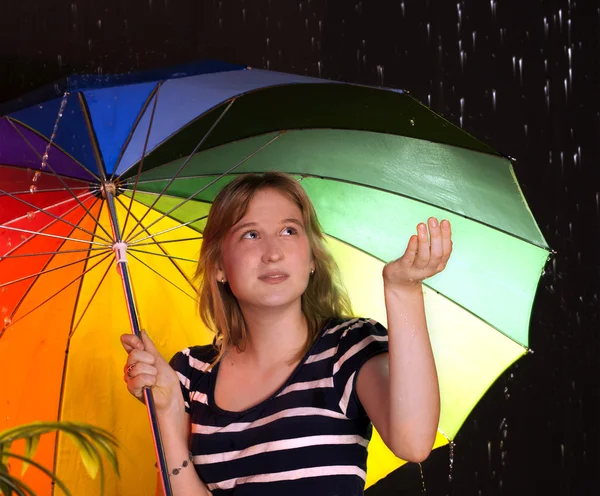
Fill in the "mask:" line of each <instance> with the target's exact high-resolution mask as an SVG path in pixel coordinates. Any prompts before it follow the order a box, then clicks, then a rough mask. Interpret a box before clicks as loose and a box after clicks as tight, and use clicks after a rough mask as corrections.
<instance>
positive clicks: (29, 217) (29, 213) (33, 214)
mask: <svg viewBox="0 0 600 496" xmlns="http://www.w3.org/2000/svg"><path fill="white" fill-rule="evenodd" d="M27 218H28V219H29V220H32V219H33V218H35V211H33V210H31V211H30V212H27Z"/></svg>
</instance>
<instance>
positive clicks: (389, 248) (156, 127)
mask: <svg viewBox="0 0 600 496" xmlns="http://www.w3.org/2000/svg"><path fill="white" fill-rule="evenodd" d="M0 112H1V113H0V115H2V117H0V311H1V312H2V313H1V315H0V318H1V319H3V321H0V327H1V328H2V330H1V331H0V376H1V377H3V378H10V379H9V380H4V381H3V382H4V384H3V389H2V398H0V429H2V428H4V427H9V426H14V425H17V424H20V423H23V422H27V421H30V420H38V419H44V420H51V419H54V420H56V419H65V420H78V421H86V422H89V423H92V424H95V425H99V426H101V427H104V428H106V429H108V430H109V431H111V432H113V433H114V434H115V435H116V436H117V437H118V438H119V440H120V442H121V443H122V445H123V449H122V451H121V456H120V462H121V464H122V465H123V470H122V474H123V475H122V476H121V479H120V480H117V479H110V477H111V476H109V480H108V481H107V483H108V486H107V487H108V492H109V493H111V494H150V493H151V492H152V491H153V490H154V485H155V476H154V475H153V473H154V470H155V469H154V467H153V463H154V454H153V449H152V439H151V436H150V431H149V429H148V424H147V421H146V420H145V418H146V413H145V411H144V409H143V408H142V407H141V406H139V405H136V403H135V400H134V399H133V398H131V397H130V396H129V394H128V393H127V391H126V389H125V387H124V385H123V384H122V382H121V381H122V375H123V363H124V353H123V351H122V349H121V345H120V342H119V335H120V334H122V333H124V332H128V331H129V330H130V321H129V316H128V310H127V306H126V304H125V298H124V294H123V285H122V280H121V277H120V275H119V274H118V272H117V271H116V270H115V267H116V265H117V264H116V262H117V259H120V258H121V257H122V256H126V257H127V260H128V262H129V270H130V275H131V280H132V285H133V291H134V292H135V301H136V304H137V308H138V311H139V316H140V319H141V324H142V326H143V327H144V328H146V329H147V330H148V332H149V334H150V336H151V337H152V338H153V339H154V340H155V342H156V344H157V346H158V348H159V349H160V350H161V351H162V353H163V354H164V356H165V357H170V356H171V355H172V354H173V353H175V352H176V351H178V350H180V349H182V348H184V347H186V346H188V345H191V344H204V343H208V342H210V341H211V340H212V333H211V332H210V331H209V330H207V329H206V328H205V327H204V326H203V324H202V322H201V321H200V319H199V317H198V314H197V301H196V293H195V289H194V284H193V281H192V277H193V273H194V271H195V267H196V260H197V257H198V254H199V250H200V246H201V242H202V230H203V227H204V223H205V220H206V215H207V214H208V212H209V210H210V205H211V201H212V200H213V198H214V197H215V195H216V193H217V192H218V191H219V189H220V188H222V187H223V185H225V184H227V183H228V182H229V181H231V180H232V179H233V178H234V177H236V176H237V175H238V174H241V173H245V172H263V171H268V170H281V171H285V172H289V173H291V174H293V175H294V176H296V177H297V178H298V180H299V181H301V184H302V186H303V187H304V188H305V190H306V191H307V193H308V194H309V196H310V198H311V199H312V201H313V203H314V205H315V208H316V210H317V213H318V216H319V218H320V221H321V223H322V225H323V227H324V230H325V232H326V234H327V239H328V243H329V248H330V250H331V251H332V253H333V255H334V257H335V258H336V260H337V262H338V264H339V266H340V268H341V271H342V275H343V280H344V283H345V285H346V287H347V289H348V291H349V293H350V296H351V299H352V303H353V306H354V310H355V312H356V313H357V314H359V315H362V316H368V317H372V318H375V319H378V320H380V321H381V322H383V323H385V322H386V315H385V306H384V300H383V284H382V279H381V270H382V268H383V265H384V263H386V262H388V261H390V260H393V259H395V258H397V257H399V256H400V255H401V254H402V252H403V250H404V248H405V246H406V242H407V240H408V238H409V236H410V235H411V234H413V233H414V229H415V226H416V224H417V223H419V222H421V221H424V220H425V219H427V218H428V217H430V216H437V217H438V218H446V219H448V220H450V222H451V223H452V226H453V228H452V229H453V240H454V252H453V255H452V259H451V261H450V263H449V265H448V267H447V268H446V270H445V271H444V272H442V273H441V274H438V275H436V276H435V277H433V278H431V279H428V280H427V281H426V284H425V301H426V311H427V319H428V324H429V331H430V336H431V341H432V346H433V349H434V354H435V360H436V365H437V369H438V374H439V377H440V390H441V400H442V403H441V418H440V424H439V435H438V439H437V440H436V446H440V445H442V444H446V443H447V442H448V441H449V440H452V439H453V438H454V437H455V436H456V434H457V432H458V430H459V429H460V427H461V425H462V424H463V422H464V421H465V419H466V417H467V416H468V415H469V413H470V411H471V410H472V409H473V408H474V406H475V405H476V403H477V402H478V401H479V399H480V398H481V397H482V395H483V394H484V393H485V391H486V390H487V389H488V388H489V387H490V385H491V384H492V383H493V382H494V381H495V380H496V378H497V377H498V376H499V375H500V374H501V373H502V372H503V371H504V370H506V368H507V367H509V366H510V365H511V364H512V363H513V362H514V361H515V360H517V359H518V358H519V357H520V356H522V355H523V354H524V353H526V352H527V346H528V327H529V318H530V312H531V307H532V302H533V299H534V295H535V291H536V288H537V284H538V281H539V278H540V275H541V272H542V269H543V267H544V264H545V262H546V260H547V256H548V247H547V244H546V242H545V240H544V238H543V236H542V234H541V233H540V230H539V228H538V227H537V225H536V223H535V220H534V218H533V216H532V214H531V212H530V211H529V209H528V207H527V204H526V202H525V199H524V197H523V195H522V193H521V191H520V189H519V186H518V182H517V180H516V178H515V176H514V173H513V169H512V166H511V162H510V160H508V159H507V158H505V157H504V156H502V155H500V154H499V153H497V152H495V151H494V150H492V149H491V148H490V147H488V146H487V145H485V144H483V143H481V142H480V141H478V140H476V139H475V138H473V137H472V136H470V135H468V134H467V133H465V132H464V131H462V130H461V129H459V128H457V127H456V126H454V125H452V124H450V123H449V122H447V121H446V120H444V119H443V118H442V117H440V116H438V115H436V114H435V113H433V112H432V111H430V110H429V109H428V108H426V107H425V106H423V105H421V104H420V103H419V102H418V101H416V100H415V99H414V98H412V97H411V96H410V95H408V94H407V93H405V92H402V91H397V90H390V89H385V88H372V87H365V86H358V85H350V84H343V83H337V82H333V81H325V80H320V79H314V78H308V77H302V76H297V75H292V74H283V73H277V72H272V71H264V70H257V69H250V68H246V67H240V66H233V65H228V64H223V63H216V62H203V63H200V64H194V65H190V66H185V67H183V68H176V69H173V70H169V71H164V72H150V73H141V74H134V75H122V76H107V77H97V76H81V77H73V78H69V79H67V80H66V81H63V82H61V83H59V84H57V85H54V86H53V87H52V88H50V89H49V90H48V91H46V92H44V91H41V92H38V93H36V94H33V95H29V96H27V97H24V98H23V99H21V100H19V101H16V102H11V103H10V104H7V105H5V106H4V108H0ZM107 191H111V192H114V194H115V200H114V209H113V212H112V213H111V209H109V208H108V205H107V201H106V199H107V195H106V192H107ZM115 222H116V223H118V225H119V229H120V231H121V232H122V238H123V240H124V241H125V243H126V245H127V249H126V255H124V252H123V250H122V249H114V250H113V248H114V244H115V241H117V240H116V239H115V231H114V227H115ZM120 246H121V245H120ZM77 456H78V455H77V454H76V453H75V451H74V448H72V447H71V446H69V444H68V442H65V443H63V440H62V439H60V438H58V439H54V438H48V439H45V440H42V442H41V443H40V447H39V449H38V454H37V460H38V461H39V462H40V463H43V464H45V465H46V466H53V465H54V466H55V469H56V471H57V473H58V476H59V477H61V478H62V479H63V480H65V481H66V482H67V483H68V484H70V487H71V488H72V490H73V492H74V494H92V493H94V491H95V490H96V489H95V487H96V485H95V483H94V482H93V481H90V480H89V479H88V478H87V476H86V475H84V474H82V471H81V470H79V469H78V468H77V466H76V463H77ZM401 463H402V461H401V460H397V459H396V458H395V457H394V456H393V455H392V454H391V453H390V452H389V451H388V450H387V448H385V446H384V445H383V443H382V442H381V440H380V439H379V437H378V436H377V434H375V435H374V439H373V441H372V444H371V445H370V448H369V461H368V481H367V484H368V485H370V484H372V483H374V482H376V481H377V480H378V479H380V478H381V477H384V476H385V475H387V474H388V473H389V472H390V471H392V470H394V469H396V468H397V467H398V466H400V465H401ZM36 477H37V474H35V472H34V470H32V469H30V470H29V471H28V473H27V475H26V478H28V482H29V483H30V484H31V485H32V486H33V487H34V488H35V489H37V490H38V491H39V492H40V494H47V493H49V492H50V485H49V483H48V482H47V481H46V480H44V478H43V477H41V478H39V479H37V478H36Z"/></svg>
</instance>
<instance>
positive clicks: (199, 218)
mask: <svg viewBox="0 0 600 496" xmlns="http://www.w3.org/2000/svg"><path fill="white" fill-rule="evenodd" d="M164 217H165V216H163V217H161V219H164ZM207 217H208V216H207V215H203V216H202V217H198V218H197V219H192V220H190V221H188V222H185V223H183V224H178V225H176V226H173V227H169V229H165V230H164V231H160V232H157V233H155V234H149V235H148V236H146V237H145V238H140V239H138V240H137V241H132V242H127V245H128V246H138V243H140V242H141V241H146V240H147V239H154V238H156V237H157V236H160V235H162V234H166V233H168V232H171V231H176V230H177V229H181V228H182V227H187V226H189V225H190V224H193V223H194V222H198V221H201V220H203V219H206V218H207ZM148 227H151V226H148ZM146 231H147V229H146ZM155 243H158V241H155Z"/></svg>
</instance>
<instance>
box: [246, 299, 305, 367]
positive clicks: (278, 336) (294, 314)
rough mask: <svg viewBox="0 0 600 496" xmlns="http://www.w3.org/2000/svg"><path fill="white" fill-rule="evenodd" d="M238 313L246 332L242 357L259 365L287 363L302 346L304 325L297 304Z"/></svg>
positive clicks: (249, 309)
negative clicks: (242, 318) (244, 324)
mask: <svg viewBox="0 0 600 496" xmlns="http://www.w3.org/2000/svg"><path fill="white" fill-rule="evenodd" d="M298 303H299V302H298ZM242 312H243V314H244V320H245V321H246V326H247V329H248V339H247V341H246V348H245V350H244V355H246V358H247V359H250V360H252V361H255V362H256V363H257V364H259V365H262V364H269V363H273V362H280V361H282V360H283V361H286V362H287V361H289V360H290V359H291V358H292V357H293V356H294V355H295V354H297V353H298V352H299V351H300V350H301V349H302V347H303V346H304V344H305V343H306V338H307V335H308V324H307V322H306V318H305V317H304V314H303V313H302V310H301V307H300V305H299V304H295V305H290V306H288V307H282V308H272V309H269V310H268V311H266V310H265V308H260V309H259V308H243V309H242Z"/></svg>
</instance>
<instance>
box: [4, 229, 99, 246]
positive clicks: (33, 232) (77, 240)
mask: <svg viewBox="0 0 600 496" xmlns="http://www.w3.org/2000/svg"><path fill="white" fill-rule="evenodd" d="M2 229H8V230H9V231H16V232H21V233H29V234H35V235H36V236H46V237H48V238H55V239H63V240H65V241H66V240H68V241H75V242H77V243H85V244H92V245H99V246H104V247H105V248H110V245H105V244H104V243H98V242H97V241H84V240H82V239H77V238H71V237H66V236H57V235H56V234H48V233H43V232H37V231H30V230H28V229H19V228H17V227H9V226H2Z"/></svg>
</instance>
